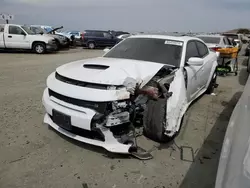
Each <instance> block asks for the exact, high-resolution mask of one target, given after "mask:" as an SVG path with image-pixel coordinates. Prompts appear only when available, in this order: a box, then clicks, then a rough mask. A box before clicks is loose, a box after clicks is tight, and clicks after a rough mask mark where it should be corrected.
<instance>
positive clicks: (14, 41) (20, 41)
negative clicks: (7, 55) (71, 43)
mask: <svg viewBox="0 0 250 188" xmlns="http://www.w3.org/2000/svg"><path fill="white" fill-rule="evenodd" d="M9 26H16V27H19V28H20V29H22V28H21V26H20V25H13V24H5V26H4V32H3V33H0V47H1V48H13V49H32V43H33V42H34V41H38V42H44V43H46V44H47V43H49V41H50V40H52V39H53V38H52V37H49V36H45V35H29V34H28V33H26V31H25V30H23V29H22V30H23V32H24V33H26V35H16V34H9ZM8 36H11V38H9V37H8ZM3 39H4V40H3Z"/></svg>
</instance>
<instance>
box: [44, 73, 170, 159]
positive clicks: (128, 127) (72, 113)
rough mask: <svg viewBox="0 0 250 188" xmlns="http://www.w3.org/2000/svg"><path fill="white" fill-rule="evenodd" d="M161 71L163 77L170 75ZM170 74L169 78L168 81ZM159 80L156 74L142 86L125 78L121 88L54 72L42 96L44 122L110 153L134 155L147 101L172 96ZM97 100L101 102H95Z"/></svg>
mask: <svg viewBox="0 0 250 188" xmlns="http://www.w3.org/2000/svg"><path fill="white" fill-rule="evenodd" d="M166 70H167V73H166ZM164 71H165V72H164V75H169V74H170V73H171V72H173V70H169V69H165V70H164ZM173 75H174V74H172V75H171V76H172V77H171V79H169V78H168V79H169V80H170V81H172V80H173ZM162 79H166V78H164V77H162V75H161V74H160V73H159V72H158V73H157V74H156V75H154V74H153V75H152V77H151V78H150V79H149V80H150V81H148V82H147V83H146V84H144V85H143V86H142V85H141V83H139V82H138V80H135V79H132V78H128V79H126V80H125V81H124V84H123V85H122V86H104V85H101V84H100V85H98V84H91V83H85V82H81V81H76V80H73V79H69V78H66V77H64V76H62V75H60V74H58V73H57V72H54V73H52V74H51V75H50V76H49V77H48V79H47V88H46V89H45V91H44V93H43V105H44V107H45V109H46V114H45V117H44V122H45V123H46V124H48V125H50V126H51V127H53V128H54V129H55V130H57V131H58V132H60V133H62V134H64V135H66V136H67V137H70V138H72V139H75V140H78V141H80V142H84V143H87V144H91V145H95V146H99V147H103V148H105V149H106V150H108V151H110V152H114V153H123V154H129V153H133V152H137V149H138V146H137V143H136V131H135V130H136V128H137V127H136V125H135V124H136V123H137V124H139V126H141V127H142V116H143V111H144V109H145V106H146V104H147V102H148V100H157V98H158V97H169V96H171V93H169V92H168V90H167V89H168V87H169V85H168V86H167V85H166V84H165V85H164V84H161V82H160V80H162ZM142 82H143V80H142ZM83 86H84V87H83ZM87 86H88V87H87ZM81 93H85V94H86V95H88V96H89V98H90V100H84V99H82V98H81ZM100 98H102V99H103V100H102V101H100V100H99V101H98V99H100ZM114 99H116V100H114Z"/></svg>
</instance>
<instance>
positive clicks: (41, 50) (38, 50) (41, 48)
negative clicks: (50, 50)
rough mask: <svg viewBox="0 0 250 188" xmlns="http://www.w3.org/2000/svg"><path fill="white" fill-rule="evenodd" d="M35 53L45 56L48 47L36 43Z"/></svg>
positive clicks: (34, 46)
mask: <svg viewBox="0 0 250 188" xmlns="http://www.w3.org/2000/svg"><path fill="white" fill-rule="evenodd" d="M33 51H34V52H35V53H37V54H44V53H45V51H46V45H45V44H43V43H40V42H38V43H35V44H34V45H33Z"/></svg>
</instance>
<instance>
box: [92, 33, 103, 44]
mask: <svg viewBox="0 0 250 188" xmlns="http://www.w3.org/2000/svg"><path fill="white" fill-rule="evenodd" d="M91 36H92V37H93V38H92V39H93V40H94V41H95V43H96V45H97V46H105V38H104V35H103V32H101V31H94V32H92V35H91Z"/></svg>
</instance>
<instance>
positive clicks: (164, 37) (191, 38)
mask: <svg viewBox="0 0 250 188" xmlns="http://www.w3.org/2000/svg"><path fill="white" fill-rule="evenodd" d="M129 38H155V39H166V40H176V41H181V42H188V41H190V40H199V41H202V40H200V39H199V38H196V37H191V36H183V35H180V36H175V35H173V36H171V35H148V34H139V35H132V36H130V37H129Z"/></svg>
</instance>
